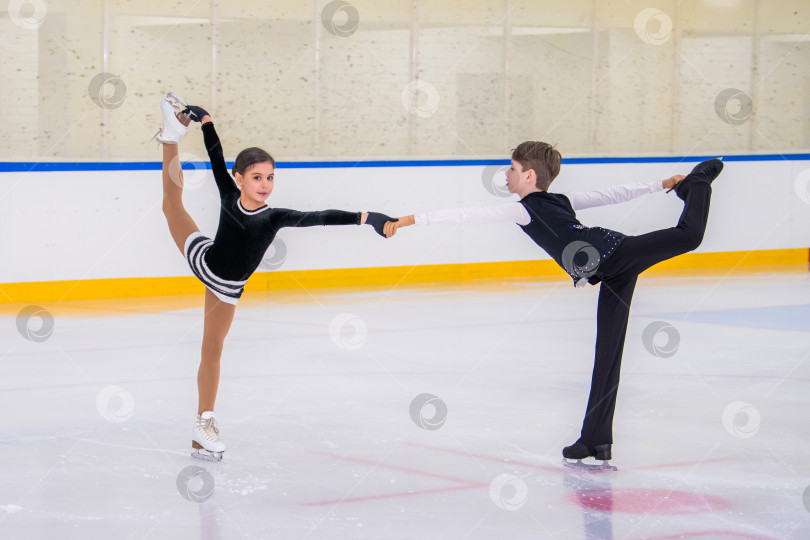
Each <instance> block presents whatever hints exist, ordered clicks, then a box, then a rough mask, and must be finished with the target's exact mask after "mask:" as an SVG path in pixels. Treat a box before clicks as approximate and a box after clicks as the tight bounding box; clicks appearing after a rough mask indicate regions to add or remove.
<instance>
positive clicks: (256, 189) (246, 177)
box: [236, 161, 275, 204]
mask: <svg viewBox="0 0 810 540" xmlns="http://www.w3.org/2000/svg"><path fill="white" fill-rule="evenodd" d="M274 176H275V168H274V167H273V164H272V163H270V162H269V161H265V162H262V163H254V164H253V165H251V166H250V167H248V168H247V169H246V170H245V174H239V173H236V183H237V184H239V187H241V188H242V195H243V196H244V197H247V198H248V199H249V200H251V201H254V202H256V203H258V204H264V201H265V200H266V199H267V197H269V196H270V193H272V191H273V177H274Z"/></svg>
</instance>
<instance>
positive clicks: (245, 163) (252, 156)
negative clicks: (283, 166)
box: [231, 146, 276, 176]
mask: <svg viewBox="0 0 810 540" xmlns="http://www.w3.org/2000/svg"><path fill="white" fill-rule="evenodd" d="M267 162H270V164H271V165H273V167H275V166H276V160H275V159H273V156H271V155H270V154H268V153H267V152H265V151H264V150H262V149H261V148H256V147H255V146H253V147H251V148H245V149H244V150H242V151H241V152H239V155H238V156H236V161H235V162H234V164H233V168H232V169H231V175H233V176H236V173H239V174H245V171H246V170H248V169H249V168H250V167H252V166H253V165H255V164H257V163H267Z"/></svg>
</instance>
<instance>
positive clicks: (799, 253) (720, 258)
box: [0, 248, 809, 304]
mask: <svg viewBox="0 0 810 540" xmlns="http://www.w3.org/2000/svg"><path fill="white" fill-rule="evenodd" d="M808 253H809V252H808V250H807V249H805V248H799V249H773V250H758V251H729V252H718V253H687V254H685V255H681V256H679V257H675V258H674V259H670V260H668V261H665V262H663V263H661V264H657V265H655V266H653V267H652V268H651V269H649V270H648V271H647V272H646V273H651V274H654V273H656V272H671V271H678V274H679V275H680V274H683V275H697V274H701V273H706V271H711V270H712V269H714V270H725V271H742V272H746V271H748V272H750V271H752V269H753V268H754V267H770V268H769V270H771V271H777V270H783V271H784V270H787V271H807V269H808ZM646 273H645V274H646ZM710 273H715V272H710ZM527 277H528V278H548V279H553V280H558V279H561V280H568V279H569V278H568V277H567V276H566V274H565V272H563V271H562V270H561V269H560V267H559V266H557V264H556V263H555V262H554V261H552V260H536V261H505V262H488V263H462V264H431V265H420V266H385V267H372V268H342V269H329V270H291V271H276V272H257V273H256V274H254V275H253V276H252V277H251V278H250V280H249V281H248V284H247V286H246V287H245V290H246V291H253V292H255V291H272V290H284V289H291V290H295V289H299V290H300V289H322V288H334V287H356V286H380V285H398V284H411V283H432V282H452V281H466V280H475V279H508V278H527ZM203 291H204V288H203V285H202V284H201V283H200V282H199V281H198V280H197V278H195V277H193V276H187V277H186V276H183V277H156V278H114V279H86V280H66V281H38V282H24V283H2V284H0V304H8V303H29V304H30V303H37V302H63V301H72V300H97V299H107V298H135V297H154V296H177V295H186V294H199V295H202V293H203Z"/></svg>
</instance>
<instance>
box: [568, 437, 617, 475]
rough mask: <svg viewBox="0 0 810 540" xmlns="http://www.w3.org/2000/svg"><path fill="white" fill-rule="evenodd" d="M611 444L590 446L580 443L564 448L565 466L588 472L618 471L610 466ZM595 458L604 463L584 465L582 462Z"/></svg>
mask: <svg viewBox="0 0 810 540" xmlns="http://www.w3.org/2000/svg"><path fill="white" fill-rule="evenodd" d="M610 446H611V445H609V444H599V445H596V446H589V445H587V444H584V443H581V442H579V441H577V442H575V443H574V444H572V445H571V446H566V447H565V448H563V465H565V466H566V467H571V468H574V469H581V470H587V471H616V470H618V469H617V468H616V467H614V466H613V465H611V464H610V459H611V452H610ZM589 457H593V458H596V460H597V461H601V462H602V463H583V462H582V460H583V459H586V458H589Z"/></svg>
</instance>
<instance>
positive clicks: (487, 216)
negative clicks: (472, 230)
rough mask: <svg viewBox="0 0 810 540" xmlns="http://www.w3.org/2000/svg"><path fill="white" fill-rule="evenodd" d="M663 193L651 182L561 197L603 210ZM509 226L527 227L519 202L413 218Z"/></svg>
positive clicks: (577, 207) (581, 207) (575, 206)
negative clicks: (505, 223) (651, 194)
mask: <svg viewBox="0 0 810 540" xmlns="http://www.w3.org/2000/svg"><path fill="white" fill-rule="evenodd" d="M663 189H664V184H663V182H662V181H661V180H653V181H651V182H636V183H632V184H620V185H617V186H611V187H608V188H605V189H599V190H595V191H578V192H574V193H563V195H565V196H566V197H568V200H569V201H571V206H572V207H573V209H574V210H575V211H576V210H584V209H586V208H594V207H597V206H604V205H606V204H617V203H622V202H626V201H629V200H632V199H635V198H637V197H641V196H642V195H649V194H650V193H656V192H658V191H662V190H663ZM500 222H512V223H517V224H518V225H528V224H529V223H530V222H531V216H529V212H527V211H526V207H524V206H523V205H522V204H520V202H518V201H515V202H510V203H505V204H499V205H496V206H486V207H481V208H448V209H445V210H436V211H433V212H424V213H421V214H414V224H415V225H434V224H441V223H446V224H453V223H479V224H483V223H500Z"/></svg>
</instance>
